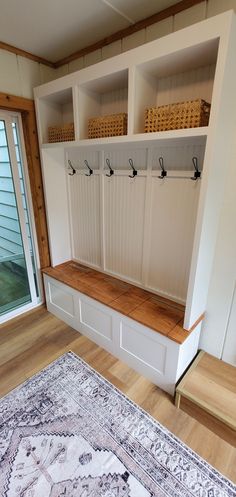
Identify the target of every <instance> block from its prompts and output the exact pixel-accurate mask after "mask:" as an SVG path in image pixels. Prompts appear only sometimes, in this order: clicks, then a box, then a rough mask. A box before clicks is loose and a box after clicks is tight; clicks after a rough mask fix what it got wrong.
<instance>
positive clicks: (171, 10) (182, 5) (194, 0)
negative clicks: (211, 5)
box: [0, 0, 204, 69]
mask: <svg viewBox="0 0 236 497" xmlns="http://www.w3.org/2000/svg"><path fill="white" fill-rule="evenodd" d="M202 1H204V0H181V1H180V2H177V3H176V4H174V5H172V6H170V7H167V8H166V9H164V10H162V11H161V12H157V13H156V14H153V15H151V16H149V17H147V18H145V19H142V20H141V21H138V22H136V23H134V24H132V25H131V26H129V27H127V28H124V29H121V30H120V31H117V32H116V33H113V34H112V35H110V36H108V37H106V38H103V39H101V40H99V41H97V42H96V43H93V44H91V45H89V46H87V47H84V48H82V49H80V50H77V51H76V52H74V53H72V54H71V55H68V56H67V57H64V58H63V59H60V60H58V61H57V62H51V61H49V60H47V59H44V58H43V57H39V56H38V55H34V54H32V53H30V52H26V51H25V50H22V49H20V48H17V47H14V46H13V45H9V44H8V43H4V42H2V41H0V49H3V50H7V51H8V52H12V53H14V54H16V55H21V56H22V57H26V58H28V59H31V60H33V61H35V62H39V63H41V64H45V65H47V66H49V67H52V68H54V69H56V68H58V67H60V66H63V65H64V64H68V63H69V62H72V61H73V60H75V59H78V58H79V57H82V56H83V55H86V54H88V53H91V52H93V51H95V50H98V49H99V48H102V47H104V46H106V45H109V44H110V43H113V42H114V41H117V40H120V39H121V38H124V37H125V36H129V35H131V34H133V33H136V32H137V31H139V30H141V29H145V28H146V27H147V26H151V25H152V24H155V23H156V22H160V21H162V20H163V19H166V18H167V17H171V16H174V15H176V14H178V13H179V12H182V11H184V10H186V9H188V8H190V7H193V6H194V5H197V4H199V3H202ZM107 4H108V3H107Z"/></svg>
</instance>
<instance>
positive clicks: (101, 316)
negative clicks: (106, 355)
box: [79, 296, 113, 350]
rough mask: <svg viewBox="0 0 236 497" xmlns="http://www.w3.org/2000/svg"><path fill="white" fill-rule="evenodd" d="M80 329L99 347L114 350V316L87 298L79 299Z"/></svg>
mask: <svg viewBox="0 0 236 497" xmlns="http://www.w3.org/2000/svg"><path fill="white" fill-rule="evenodd" d="M79 320H80V329H81V331H84V332H85V334H86V335H87V336H88V337H89V338H91V339H92V340H94V341H95V342H96V343H97V344H98V345H101V346H102V347H105V348H108V349H109V350H112V349H113V343H112V326H113V325H112V315H111V314H110V313H109V309H108V308H107V307H104V309H103V306H102V304H99V303H98V304H97V303H95V302H94V301H92V300H90V299H89V298H86V297H81V296H80V298H79Z"/></svg>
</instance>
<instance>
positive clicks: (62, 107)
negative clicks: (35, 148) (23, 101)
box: [38, 88, 74, 143]
mask: <svg viewBox="0 0 236 497" xmlns="http://www.w3.org/2000/svg"><path fill="white" fill-rule="evenodd" d="M38 105H39V113H40V116H41V117H40V130H41V139H42V141H43V143H47V142H48V127H49V126H63V124H70V123H74V113H73V98H72V89H71V88H68V89H66V90H62V91H60V92H57V93H56V94H52V95H49V96H47V97H45V98H44V99H41V100H40V102H39V103H38Z"/></svg>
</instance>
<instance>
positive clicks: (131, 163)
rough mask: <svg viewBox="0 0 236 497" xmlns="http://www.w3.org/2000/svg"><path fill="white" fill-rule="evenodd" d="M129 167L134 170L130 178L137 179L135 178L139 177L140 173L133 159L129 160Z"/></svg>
mask: <svg viewBox="0 0 236 497" xmlns="http://www.w3.org/2000/svg"><path fill="white" fill-rule="evenodd" d="M129 165H130V167H131V168H132V170H133V174H132V175H131V174H129V178H135V176H137V174H138V171H137V170H136V169H135V167H134V163H133V159H129Z"/></svg>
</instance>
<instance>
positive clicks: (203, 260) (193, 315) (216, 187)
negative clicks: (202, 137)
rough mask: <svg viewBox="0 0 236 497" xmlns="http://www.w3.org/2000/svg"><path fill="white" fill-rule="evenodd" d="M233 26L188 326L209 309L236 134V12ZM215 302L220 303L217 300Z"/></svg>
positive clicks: (208, 156) (210, 151)
mask: <svg viewBox="0 0 236 497" xmlns="http://www.w3.org/2000/svg"><path fill="white" fill-rule="evenodd" d="M231 27H232V29H231V30H230V32H229V31H227V30H226V33H225V36H223V35H222V37H221V38H220V45H219V54H218V60H217V66H216V74H215V83H214V89H213V96H212V109H211V118H210V129H209V134H208V139H207V146H206V153H205V167H204V175H203V179H202V185H201V192H200V198H199V209H198V216H197V223H196V231H195V241H194V247H193V257H192V264H191V272H190V280H189V287H188V295H187V305H186V314H185V323H184V326H185V327H186V329H189V328H190V327H191V326H192V325H193V323H194V322H195V321H196V320H197V319H198V317H199V315H201V314H202V313H203V312H205V310H206V306H207V296H208V290H209V284H210V279H211V271H212V268H213V262H214V255H215V249H216V241H217V233H218V229H219V220H220V215H221V209H222V203H223V198H224V192H225V185H226V178H227V174H228V171H229V170H230V166H231V159H232V155H233V154H232V147H233V144H234V142H235V136H236V121H235V115H236V100H235V97H234V94H235V86H236V68H235V65H234V56H235V44H236V18H235V16H234V17H233V18H232V26H231ZM225 28H226V26H225ZM222 168H223V169H222ZM222 170H223V171H224V174H222ZM215 304H216V305H217V302H215ZM219 333H221V332H220V330H219Z"/></svg>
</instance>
